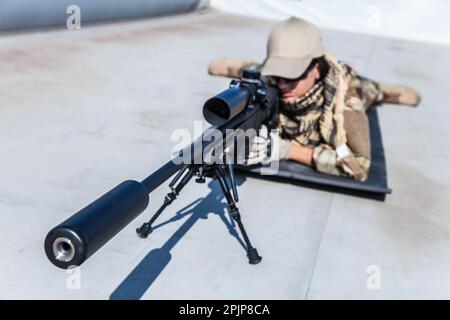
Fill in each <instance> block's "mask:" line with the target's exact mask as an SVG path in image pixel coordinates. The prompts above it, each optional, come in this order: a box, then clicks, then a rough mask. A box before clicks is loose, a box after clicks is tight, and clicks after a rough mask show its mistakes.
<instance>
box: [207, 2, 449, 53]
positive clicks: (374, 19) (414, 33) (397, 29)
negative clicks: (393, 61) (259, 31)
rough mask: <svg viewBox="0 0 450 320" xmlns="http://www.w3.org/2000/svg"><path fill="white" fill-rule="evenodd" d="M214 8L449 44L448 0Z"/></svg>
mask: <svg viewBox="0 0 450 320" xmlns="http://www.w3.org/2000/svg"><path fill="white" fill-rule="evenodd" d="M210 4H211V6H212V7H213V8H215V9H218V10H222V11H226V12H231V13H236V14H243V15H249V16H256V17H261V18H267V19H274V20H282V19H285V18H287V17H289V16H292V15H294V16H298V17H302V18H306V19H308V20H310V21H312V22H314V23H315V24H317V25H318V26H319V27H322V28H329V29H335V30H345V31H353V32H358V33H368V34H373V35H380V36H386V37H391V38H402V39H409V40H417V41H426V42H432V43H439V44H446V45H450V0H358V1H355V0H211V2H210Z"/></svg>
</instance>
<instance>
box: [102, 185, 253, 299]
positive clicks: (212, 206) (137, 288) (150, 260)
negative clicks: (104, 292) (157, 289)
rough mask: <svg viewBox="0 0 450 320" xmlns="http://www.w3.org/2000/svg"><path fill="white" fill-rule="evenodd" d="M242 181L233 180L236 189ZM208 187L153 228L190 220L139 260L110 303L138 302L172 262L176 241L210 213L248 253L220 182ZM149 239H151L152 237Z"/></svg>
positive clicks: (111, 297) (116, 290) (113, 294)
mask: <svg viewBox="0 0 450 320" xmlns="http://www.w3.org/2000/svg"><path fill="white" fill-rule="evenodd" d="M245 180H246V178H245V177H243V176H236V185H237V186H239V185H242V184H243V183H244V182H245ZM208 187H209V188H210V190H211V191H210V192H209V193H208V194H207V195H206V197H204V198H199V199H197V200H195V201H193V202H192V203H190V204H189V205H187V206H185V207H184V208H182V209H181V210H179V211H178V212H176V214H175V216H174V217H172V218H170V219H169V220H166V221H165V222H162V223H160V224H158V225H155V226H154V227H153V228H154V229H155V230H156V229H158V228H160V227H163V226H164V225H166V224H169V223H172V222H175V221H177V220H180V219H183V218H184V217H186V216H189V218H188V219H187V220H186V221H185V222H184V223H183V224H182V225H181V226H180V227H179V228H178V230H177V231H175V233H174V234H173V235H172V236H171V237H170V238H169V239H168V240H167V241H166V243H164V245H163V246H162V247H161V248H157V249H153V250H152V251H150V252H149V253H148V254H147V255H146V256H145V257H144V258H143V259H142V261H141V262H140V263H139V264H138V265H137V266H136V267H135V268H134V269H133V271H131V273H130V274H129V275H128V276H127V277H126V278H125V279H124V280H123V281H122V283H121V284H120V285H119V286H118V287H117V288H116V289H115V290H114V291H113V293H112V294H111V295H110V297H109V298H110V300H137V299H140V298H141V297H142V296H143V295H144V293H145V292H146V291H147V290H148V289H149V288H150V287H151V285H152V284H153V282H154V281H155V280H156V279H157V278H158V276H159V275H160V274H161V273H162V272H163V270H164V268H165V267H166V266H167V265H168V264H169V262H170V260H171V258H172V255H171V253H170V251H171V250H172V249H173V248H174V247H175V245H176V244H177V243H178V241H179V240H180V239H182V238H183V237H184V236H185V235H186V233H187V232H188V231H189V230H190V229H191V227H192V226H193V225H194V224H195V223H196V222H197V221H198V220H200V219H208V214H210V213H213V214H216V215H218V216H219V218H220V219H221V220H222V222H223V223H224V224H225V226H226V228H227V229H228V232H229V234H230V235H231V236H232V237H234V238H235V239H236V240H237V241H238V242H239V244H240V245H241V247H242V248H243V250H244V252H245V253H246V252H247V249H246V246H245V243H244V241H243V240H242V239H241V238H240V235H239V234H238V232H237V230H236V226H235V223H234V220H233V219H232V218H231V217H230V215H229V214H228V211H227V203H226V201H223V200H224V199H225V197H224V195H223V193H222V190H221V188H220V185H219V182H218V181H216V180H211V181H210V182H209V183H208ZM149 237H151V235H150V236H149Z"/></svg>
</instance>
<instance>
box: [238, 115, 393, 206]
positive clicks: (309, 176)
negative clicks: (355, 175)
mask: <svg viewBox="0 0 450 320" xmlns="http://www.w3.org/2000/svg"><path fill="white" fill-rule="evenodd" d="M367 116H368V118H369V127H370V140H371V156H372V162H371V166H370V170H369V176H368V178H367V180H366V181H364V182H359V181H355V180H353V179H350V178H344V177H337V176H332V175H328V174H324V173H320V172H317V171H316V170H315V169H314V168H311V167H308V166H305V165H302V164H300V163H298V162H294V161H289V160H281V161H280V163H279V170H278V171H277V172H274V173H273V174H269V175H268V174H261V169H262V168H261V166H259V165H256V166H240V165H236V166H235V167H236V171H237V173H242V174H244V175H248V176H252V177H258V178H262V179H268V180H275V181H281V182H289V183H294V184H298V185H301V186H306V187H311V188H315V189H321V190H327V191H332V192H338V193H344V194H350V195H354V196H359V197H365V198H372V199H375V200H381V201H384V198H385V195H386V194H389V193H391V192H392V190H391V189H390V188H389V187H388V184H387V174H386V161H385V157H384V148H383V140H382V137H381V130H380V125H379V121H378V113H377V108H370V109H369V110H368V111H367ZM265 170H267V169H265Z"/></svg>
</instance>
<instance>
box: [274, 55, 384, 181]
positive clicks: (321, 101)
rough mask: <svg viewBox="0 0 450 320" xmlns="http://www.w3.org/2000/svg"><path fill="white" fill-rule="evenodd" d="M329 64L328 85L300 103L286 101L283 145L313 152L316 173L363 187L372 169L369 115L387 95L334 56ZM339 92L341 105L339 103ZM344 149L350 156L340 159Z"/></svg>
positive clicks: (281, 118) (318, 87)
mask: <svg viewBox="0 0 450 320" xmlns="http://www.w3.org/2000/svg"><path fill="white" fill-rule="evenodd" d="M325 58H326V60H327V62H328V63H329V64H330V66H331V68H330V71H329V72H328V74H327V76H326V77H325V79H324V80H323V81H319V82H318V83H316V84H315V85H314V87H313V88H311V89H310V90H309V91H308V92H307V93H306V94H305V95H304V96H302V97H301V98H299V99H298V100H296V101H291V100H286V101H283V100H282V103H281V108H280V115H279V125H278V128H277V129H278V132H279V133H280V136H281V138H282V139H289V140H295V141H296V142H298V143H299V144H301V145H303V146H309V147H312V148H314V152H313V161H314V165H315V167H316V169H317V171H319V172H323V173H327V174H331V175H337V176H345V177H351V178H354V179H356V180H360V181H363V180H365V179H366V178H367V174H368V171H369V168H370V136H369V126H368V119H367V115H366V111H367V110H368V109H369V108H370V107H371V106H374V105H376V104H379V103H380V102H381V101H382V99H383V93H382V92H381V91H380V90H379V88H378V84H377V83H376V82H375V81H372V80H369V79H366V78H363V77H361V76H359V75H358V74H357V73H356V72H355V70H354V69H352V68H351V67H350V66H348V65H346V64H343V63H340V62H337V61H336V60H335V59H334V58H333V57H332V56H331V55H330V54H327V55H325ZM335 65H337V67H336V66H335ZM339 90H341V91H343V92H342V93H343V96H342V99H341V101H339V99H336V98H337V97H336V95H337V94H338V91H339ZM338 104H341V106H339V107H338V106H337V105H338ZM339 135H340V136H339ZM344 144H345V145H346V146H347V148H348V151H349V152H348V154H347V156H346V157H344V159H341V158H340V157H339V156H338V154H337V152H336V148H337V147H338V146H340V145H344Z"/></svg>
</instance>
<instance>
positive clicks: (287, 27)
mask: <svg viewBox="0 0 450 320" xmlns="http://www.w3.org/2000/svg"><path fill="white" fill-rule="evenodd" d="M324 54H325V50H324V48H323V46H322V37H321V36H320V31H319V29H318V28H317V27H316V26H315V25H313V24H312V23H310V22H308V21H306V20H304V19H301V18H295V17H291V18H289V19H288V20H285V21H282V22H280V23H278V24H276V25H275V27H274V28H273V29H272V31H271V32H270V35H269V39H268V41H267V57H266V60H265V62H264V65H263V68H262V70H261V71H262V74H263V75H266V76H277V77H282V78H287V79H295V78H298V77H300V76H301V75H302V74H303V72H305V70H306V69H307V68H308V66H309V64H310V63H311V61H312V60H313V59H314V58H318V57H320V56H323V55H324Z"/></svg>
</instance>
